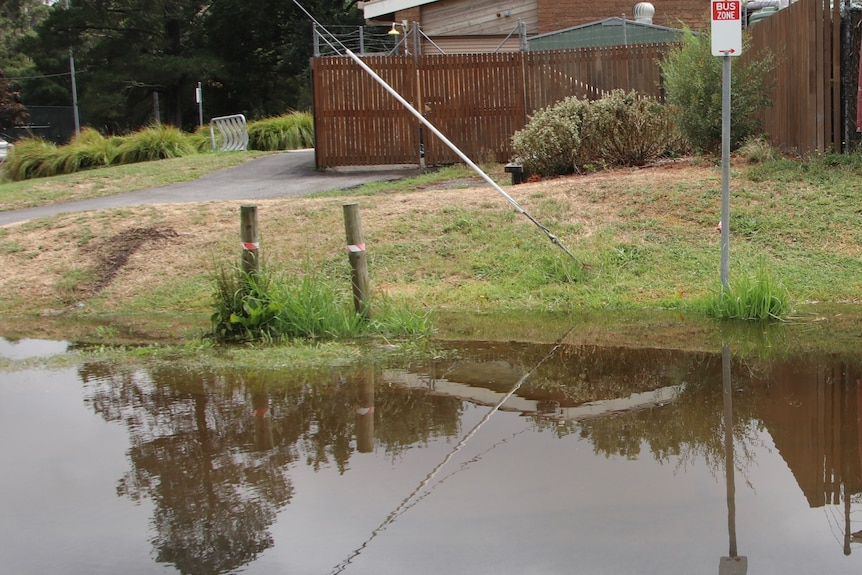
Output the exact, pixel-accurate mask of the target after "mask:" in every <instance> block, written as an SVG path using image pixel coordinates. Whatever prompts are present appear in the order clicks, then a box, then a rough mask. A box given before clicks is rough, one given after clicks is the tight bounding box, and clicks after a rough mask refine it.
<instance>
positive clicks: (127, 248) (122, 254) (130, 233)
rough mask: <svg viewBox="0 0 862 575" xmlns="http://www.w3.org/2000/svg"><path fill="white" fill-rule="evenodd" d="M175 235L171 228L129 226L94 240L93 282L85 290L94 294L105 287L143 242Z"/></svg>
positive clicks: (148, 242)
mask: <svg viewBox="0 0 862 575" xmlns="http://www.w3.org/2000/svg"><path fill="white" fill-rule="evenodd" d="M176 237H177V232H175V231H174V230H173V229H171V228H167V229H157V228H152V227H150V228H130V229H127V230H123V231H121V232H120V233H118V234H114V235H113V236H111V237H109V238H107V239H104V240H100V241H98V242H96V245H95V246H94V248H95V249H94V250H93V252H92V257H93V258H95V260H96V262H95V264H94V266H93V268H92V273H93V282H92V284H91V285H90V286H88V290H87V291H88V292H89V294H90V295H94V294H97V293H99V292H100V291H102V290H103V289H105V288H106V287H107V286H108V285H109V284H110V283H111V282H112V281H113V280H114V278H115V277H116V276H117V274H118V273H119V272H120V270H122V269H123V267H125V265H126V264H127V263H128V261H129V258H130V257H131V256H132V255H133V254H134V253H135V252H137V251H138V250H139V249H140V248H141V247H142V246H144V245H145V244H150V243H158V242H167V241H168V240H170V239H173V238H176Z"/></svg>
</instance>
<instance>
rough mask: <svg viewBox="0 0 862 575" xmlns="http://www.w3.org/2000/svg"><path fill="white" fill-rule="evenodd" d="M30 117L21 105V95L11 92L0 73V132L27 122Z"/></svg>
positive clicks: (4, 77)
mask: <svg viewBox="0 0 862 575" xmlns="http://www.w3.org/2000/svg"><path fill="white" fill-rule="evenodd" d="M29 117H30V115H29V114H28V113H27V108H25V107H24V104H22V103H21V95H20V94H19V93H18V92H17V91H15V90H12V88H11V87H10V86H9V80H7V79H6V76H4V75H3V72H2V71H0V131H2V130H8V129H9V128H11V127H12V126H17V125H20V124H24V123H25V122H27V118H29Z"/></svg>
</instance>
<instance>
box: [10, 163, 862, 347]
mask: <svg viewBox="0 0 862 575" xmlns="http://www.w3.org/2000/svg"><path fill="white" fill-rule="evenodd" d="M177 161H179V160H166V161H163V162H153V163H152V164H153V165H154V166H158V165H164V166H165V170H166V171H173V170H172V168H171V166H174V165H176V164H173V163H172V162H177ZM114 169H116V168H109V169H103V170H97V171H94V172H92V173H91V176H92V177H102V176H103V174H104V173H106V172H107V171H108V170H114ZM489 171H490V173H491V176H492V177H494V178H497V179H498V180H500V181H504V180H505V178H506V175H505V173H504V172H503V170H502V166H491V167H490V168H489ZM469 174H470V172H469V171H467V169H466V168H464V167H452V168H446V169H444V170H440V171H439V172H438V173H436V174H428V175H423V176H422V177H420V178H416V179H410V180H405V181H400V182H390V183H386V184H379V183H378V184H375V185H374V186H369V187H363V188H360V189H356V190H349V191H343V192H340V193H331V194H323V195H320V196H318V197H314V198H298V199H284V200H271V201H267V202H262V203H261V205H260V206H259V217H260V218H261V219H260V226H261V228H260V229H261V234H262V238H261V245H262V250H263V252H264V253H265V254H266V257H267V261H268V262H270V264H271V265H273V266H276V267H277V268H278V270H279V273H284V274H287V275H292V276H296V277H299V276H300V275H301V274H302V273H304V272H306V271H307V270H310V269H313V270H314V272H315V274H318V278H320V281H321V282H322V283H327V284H328V283H330V282H331V283H333V284H335V285H338V286H340V287H339V289H338V290H336V291H337V292H338V293H340V294H342V295H339V296H338V297H343V294H344V293H345V292H344V290H347V289H349V267H348V264H347V258H346V256H345V253H344V246H343V242H344V240H343V233H344V232H343V221H342V205H343V203H344V202H345V201H352V200H354V199H355V200H356V201H359V202H360V203H361V210H362V220H363V225H364V227H365V242H366V245H367V246H368V252H367V255H368V266H369V272H370V274H371V281H372V290H373V291H374V293H377V294H380V295H383V296H385V297H387V298H391V301H395V302H398V306H400V307H402V308H403V309H408V310H411V311H412V313H414V314H415V317H416V318H422V317H425V316H426V314H427V313H435V314H436V313H438V312H440V311H453V312H456V313H457V312H460V313H464V312H482V313H536V312H543V313H544V312H555V313H565V314H571V313H573V312H582V311H584V310H600V311H601V312H603V313H607V312H609V311H630V312H637V313H643V310H673V311H676V312H678V313H680V314H692V313H694V314H698V315H705V314H706V312H705V311H704V307H703V302H704V301H705V300H707V299H708V298H709V297H710V296H714V295H715V293H716V291H715V285H716V283H717V279H718V273H719V258H720V249H719V237H720V236H719V234H718V233H717V232H716V231H715V229H714V228H715V224H716V222H717V221H718V219H719V213H720V173H719V170H718V168H717V167H715V166H714V165H712V163H711V162H705V161H702V162H699V163H691V164H687V165H680V166H674V167H670V168H667V169H661V168H656V169H648V170H621V171H618V172H614V173H609V174H595V175H592V176H586V177H578V176H574V177H570V178H562V179H556V180H545V181H540V182H536V183H527V184H523V185H521V186H517V187H510V188H509V192H510V193H511V194H512V195H513V196H514V197H515V198H516V199H517V200H518V201H519V202H521V203H522V204H523V205H524V207H525V208H527V209H528V210H529V211H530V213H531V214H533V215H534V216H535V217H536V218H537V219H538V220H539V221H541V222H542V223H543V224H545V225H546V226H548V228H549V229H551V231H552V232H553V233H554V234H556V235H557V236H559V238H560V239H561V241H562V242H563V243H564V244H565V245H566V246H567V247H568V248H569V249H570V250H571V251H572V253H573V254H574V256H575V257H574V258H569V257H568V256H566V255H565V254H564V253H563V252H562V251H561V250H559V249H558V248H557V247H556V246H554V245H553V244H552V243H551V242H550V241H548V239H547V238H546V237H545V236H544V234H542V233H541V231H540V230H538V229H537V228H536V226H535V225H533V224H532V223H531V222H530V221H528V220H527V219H526V218H524V217H522V216H521V215H519V214H517V213H516V212H514V211H513V210H512V209H511V207H510V206H509V205H508V204H507V203H506V202H505V201H504V200H503V199H501V198H500V197H499V195H498V194H496V193H494V192H493V191H492V190H490V189H489V188H488V187H487V186H485V185H484V184H483V183H481V182H478V180H475V179H474V180H472V181H475V182H476V183H475V184H474V185H475V187H473V188H469V189H461V188H460V186H461V183H460V180H461V179H462V178H467V177H470V176H469ZM860 175H862V160H859V159H856V158H855V157H846V158H845V157H841V158H840V159H838V158H835V157H834V156H831V155H823V156H820V157H812V158H809V159H807V160H789V159H787V158H783V157H780V156H778V157H775V158H772V159H770V158H769V157H767V156H765V155H761V157H759V158H758V161H757V163H751V164H748V163H745V162H739V161H737V162H735V163H734V167H733V177H732V183H731V190H732V200H731V214H732V215H731V270H730V272H731V273H730V276H731V279H732V280H734V279H735V278H739V281H741V282H744V281H749V284H741V285H740V286H739V287H738V290H739V291H740V292H744V293H746V292H758V291H760V292H762V293H761V294H760V295H761V296H765V297H761V298H760V301H761V303H760V304H757V305H755V307H760V308H765V309H766V310H767V311H766V313H765V314H762V315H763V316H764V317H769V316H775V315H781V313H780V311H776V310H775V309H773V308H771V307H769V305H764V303H763V302H764V301H765V302H766V303H767V304H768V303H769V302H771V301H772V299H773V295H778V292H776V291H775V290H774V289H773V287H772V286H773V285H777V284H781V285H782V286H783V289H785V290H786V297H785V296H784V295H781V296H780V297H779V299H781V300H782V301H784V300H785V299H786V301H787V302H788V303H789V304H792V307H794V308H797V309H798V308H799V307H800V306H803V305H804V304H806V303H809V302H829V303H858V302H859V298H860V295H859V294H860V293H862V212H860V211H859V209H858V200H857V198H858V197H859V194H860V192H862V189H860V188H862V184H860V182H862V178H860V177H859V176H860ZM453 181H457V182H458V183H456V184H455V185H450V184H449V183H446V184H444V182H453ZM106 185H110V184H108V183H106ZM190 214H191V217H189V216H190ZM148 225H150V226H159V227H172V228H173V229H175V230H176V231H177V232H179V233H180V235H179V236H178V239H177V240H176V242H175V243H176V244H177V245H178V246H179V247H178V248H176V249H171V250H167V251H166V250H164V249H163V248H161V247H153V248H152V250H151V252H145V251H143V252H142V253H141V254H140V257H137V256H136V257H135V258H132V259H130V264H129V266H130V269H129V270H127V271H126V272H125V273H121V274H119V275H118V276H117V278H116V279H115V280H114V283H113V284H112V285H110V286H108V287H107V288H106V289H105V290H104V291H103V292H102V293H99V294H96V295H93V296H92V297H91V298H90V299H88V300H87V301H86V302H84V303H85V304H86V307H85V308H83V311H81V312H78V313H81V314H121V313H125V314H133V315H138V316H140V315H145V314H147V313H152V312H153V311H158V312H159V313H160V314H164V315H163V316H162V317H165V316H167V317H170V316H171V314H173V315H175V316H176V317H177V318H180V317H186V316H194V317H196V318H199V319H200V318H206V317H207V316H209V314H210V313H211V312H212V299H211V286H210V284H209V282H207V281H206V280H205V279H203V278H205V277H206V275H207V273H208V272H209V271H211V270H212V269H213V263H212V262H213V261H214V260H215V261H225V262H228V263H230V262H232V261H234V260H235V259H236V257H237V248H236V241H237V235H238V231H237V229H236V228H237V225H238V207H237V206H236V205H234V204H232V203H207V204H197V205H195V206H194V207H193V208H189V207H187V206H186V207H183V206H158V207H152V206H150V207H133V208H126V209H124V210H123V211H109V212H104V213H100V214H92V215H74V216H58V217H55V218H50V219H46V220H37V221H34V222H29V223H27V224H24V225H20V226H10V227H7V228H4V233H3V234H2V235H0V308H2V309H9V310H17V311H18V312H20V313H30V314H37V313H41V312H43V311H45V310H52V309H55V307H54V306H55V305H56V302H57V301H68V298H69V294H70V292H74V288H75V283H76V281H81V274H83V273H85V272H86V271H87V270H88V269H90V268H89V267H88V266H89V265H90V259H88V258H91V257H92V255H93V253H94V251H95V248H96V247H98V246H101V245H104V244H106V243H110V239H111V236H112V234H113V233H116V232H117V231H118V230H122V229H123V228H124V227H131V226H137V227H143V226H148ZM84 240H86V241H84ZM78 244H80V245H78ZM54 250H57V251H58V252H59V254H58V257H57V258H56V259H55V260H53V261H51V263H49V256H50V255H51V253H52V252H53V251H54ZM64 250H65V251H64ZM148 254H149V255H148ZM761 268H763V269H768V276H769V277H768V279H769V285H768V286H767V288H766V289H762V288H763V286H762V284H763V281H761V280H763V278H761V279H760V280H758V275H757V274H758V270H760V269H761ZM3 270H7V271H6V272H4V271H3ZM12 270H14V273H11V271H12ZM782 293H783V292H782ZM332 299H337V298H335V297H333V298H332ZM733 299H734V301H735V300H736V299H737V298H736V297H735V296H734V298H733ZM728 315H731V316H732V315H739V314H737V313H735V312H733V311H731V312H730V313H729V314H728ZM227 317H229V316H227ZM199 319H198V320H196V321H199ZM402 323H407V322H402ZM419 323H420V324H421V322H419ZM199 325H200V324H199ZM203 325H206V320H204V321H203ZM324 331H325V330H324ZM187 332H188V330H184V333H187ZM160 333H161V332H160ZM315 333H318V332H315Z"/></svg>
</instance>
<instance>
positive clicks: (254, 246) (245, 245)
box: [241, 242, 260, 251]
mask: <svg viewBox="0 0 862 575" xmlns="http://www.w3.org/2000/svg"><path fill="white" fill-rule="evenodd" d="M241 245H242V249H244V250H249V251H251V250H258V249H260V244H259V243H257V242H241Z"/></svg>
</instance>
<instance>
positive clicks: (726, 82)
mask: <svg viewBox="0 0 862 575" xmlns="http://www.w3.org/2000/svg"><path fill="white" fill-rule="evenodd" d="M711 14H712V28H711V30H710V32H711V35H712V55H713V56H721V59H722V62H721V285H722V286H723V287H724V288H727V287H728V284H729V280H728V276H729V275H730V274H729V272H730V59H731V57H733V56H739V55H740V54H742V0H712V10H711Z"/></svg>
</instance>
